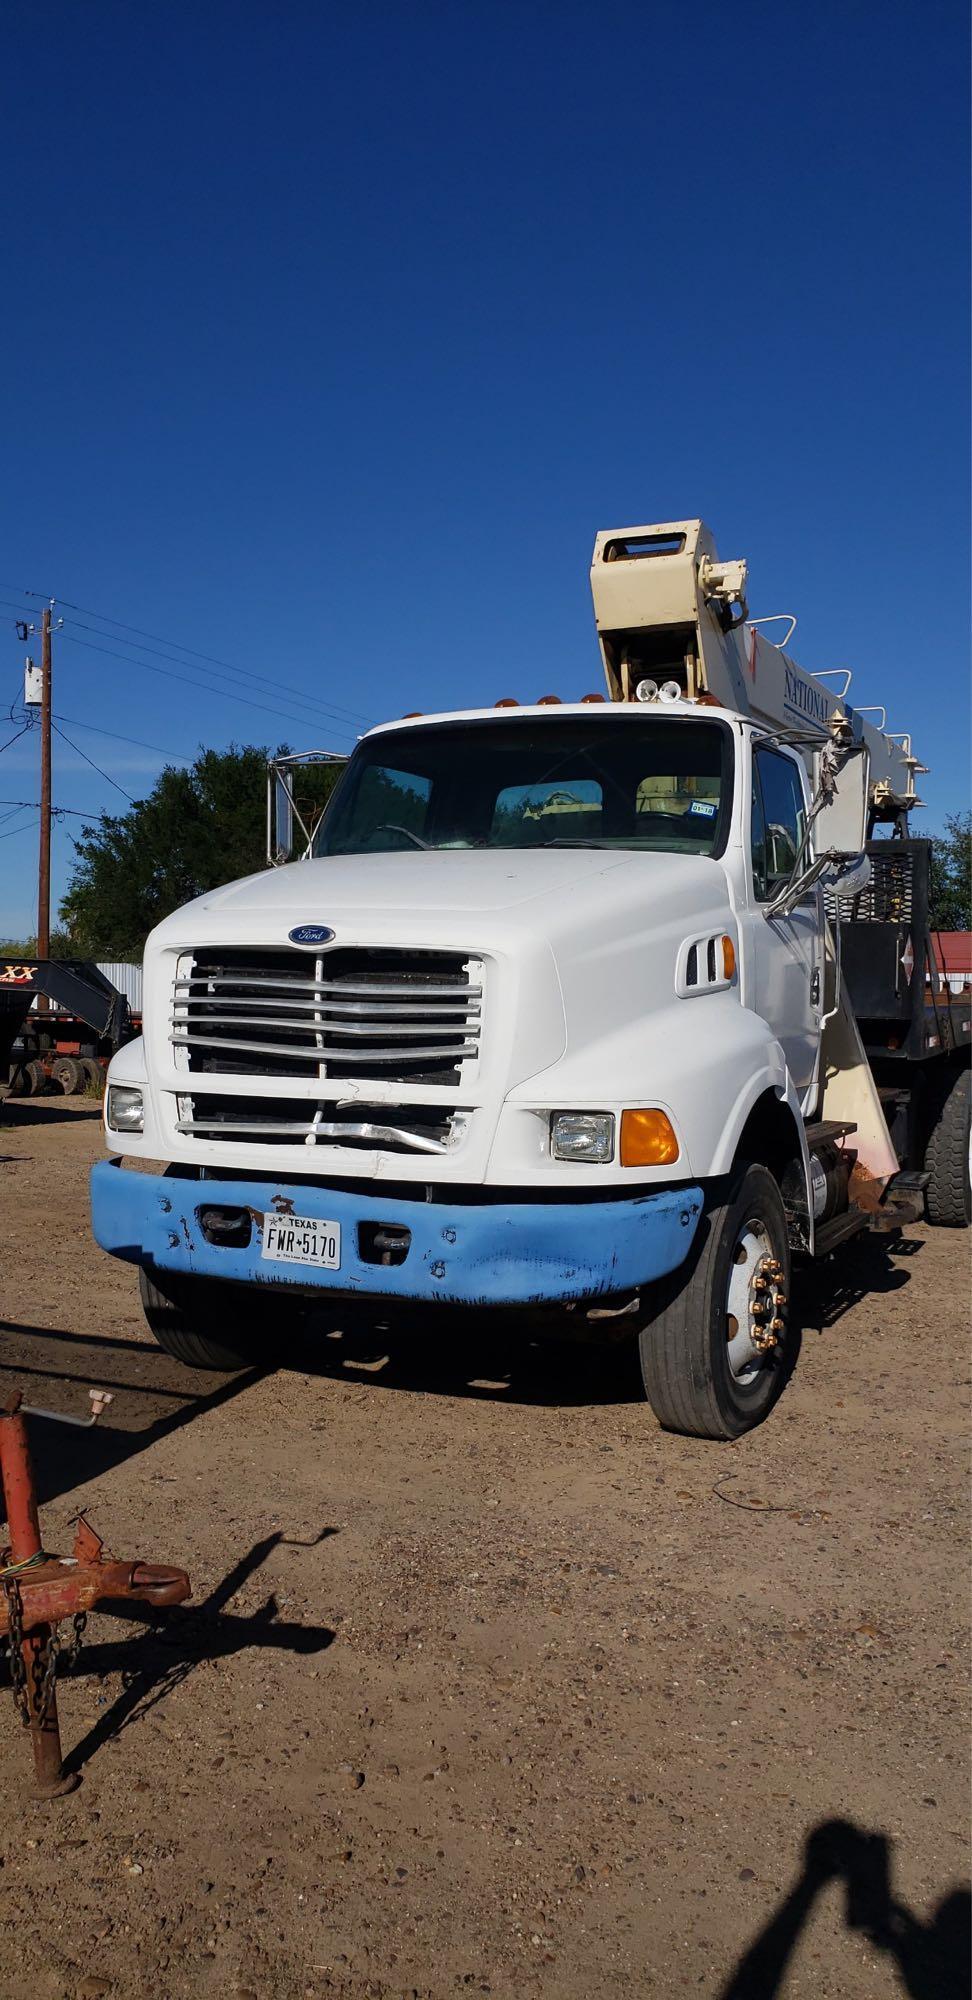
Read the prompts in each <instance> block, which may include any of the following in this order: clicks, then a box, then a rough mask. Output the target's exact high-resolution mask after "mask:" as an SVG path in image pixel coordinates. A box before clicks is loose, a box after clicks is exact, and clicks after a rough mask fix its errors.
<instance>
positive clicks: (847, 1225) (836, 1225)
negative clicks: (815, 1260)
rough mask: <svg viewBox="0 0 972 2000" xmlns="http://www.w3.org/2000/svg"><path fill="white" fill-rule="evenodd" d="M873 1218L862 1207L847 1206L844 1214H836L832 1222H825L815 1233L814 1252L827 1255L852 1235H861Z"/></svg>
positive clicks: (815, 1254)
mask: <svg viewBox="0 0 972 2000" xmlns="http://www.w3.org/2000/svg"><path fill="white" fill-rule="evenodd" d="M870 1226H871V1218H870V1216H869V1215H865V1213H864V1211H863V1209H861V1208H847V1209H845V1210H844V1213H843V1215H835V1216H834V1217H833V1220H832V1221H830V1222H824V1223H822V1224H821V1227H820V1228H819V1229H815V1230H814V1234H813V1254H814V1256H815V1257H827V1256H829V1254H830V1252H831V1250H836V1249H838V1248H839V1246H840V1244H841V1243H846V1242H848V1241H849V1239H850V1237H852V1236H858V1235H860V1232H861V1230H862V1229H869V1228H870Z"/></svg>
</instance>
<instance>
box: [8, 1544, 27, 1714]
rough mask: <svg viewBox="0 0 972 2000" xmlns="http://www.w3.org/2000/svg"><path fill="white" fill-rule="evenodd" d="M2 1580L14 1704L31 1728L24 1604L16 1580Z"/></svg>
mask: <svg viewBox="0 0 972 2000" xmlns="http://www.w3.org/2000/svg"><path fill="white" fill-rule="evenodd" d="M2 1582H3V1594H4V1597H5V1598H6V1600H7V1652H8V1654H9V1658H10V1680H11V1684H12V1686H13V1698H14V1706H15V1708H16V1710H17V1713H18V1715H19V1716H20V1720H21V1722H22V1724H23V1726H24V1728H25V1729H29V1728H30V1703H29V1701H28V1698H27V1669H26V1667H25V1666H24V1619H23V1606H22V1604H21V1600H20V1590H19V1588H18V1585H17V1583H16V1580H15V1579H14V1578H13V1577H6V1576H5V1577H3V1579H2Z"/></svg>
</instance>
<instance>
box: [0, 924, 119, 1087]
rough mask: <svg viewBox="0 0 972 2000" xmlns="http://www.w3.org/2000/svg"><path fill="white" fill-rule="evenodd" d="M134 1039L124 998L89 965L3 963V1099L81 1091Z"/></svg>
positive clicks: (57, 961) (0, 1071) (0, 1081)
mask: <svg viewBox="0 0 972 2000" xmlns="http://www.w3.org/2000/svg"><path fill="white" fill-rule="evenodd" d="M38 1001H40V1002H51V1003H53V1006H52V1011H50V1012H43V1011H39V1010H38V1011H35V1003H37V1002H38ZM55 1010H56V1011H55ZM134 1032H135V1029H134V1027H133V1023H132V1017H131V1014H130V1011H129V1006H128V1001H127V1000H126V998H125V995H124V994H123V993H120V992H119V991H118V988H117V986H114V985H113V984H112V982H111V980H110V979H106V977H105V975H104V973H102V972H100V971H99V970H98V967H97V966H96V965H95V964H93V963H92V962H91V961H90V960H87V959H22V958H0V1095H3V1094H6V1092H7V1091H9V1092H10V1093H11V1094H12V1095H14V1096H23V1095H35V1094H36V1093H37V1092H38V1091H41V1090H44V1089H46V1087H47V1085H48V1083H50V1082H53V1083H55V1084H56V1085H57V1086H58V1088H60V1089H62V1090H65V1091H68V1090H83V1089H84V1087H85V1084H86V1082H87V1081H89V1080H91V1079H92V1078H93V1077H94V1076H95V1075H98V1076H100V1075H101V1073H102V1071H103V1069H104V1066H105V1064H106V1063H107V1062H109V1061H110V1059H111V1057H112V1056H113V1055H114V1054H115V1051H116V1050H117V1049H119V1048H120V1047H121V1046H122V1044H123V1043H124V1042H126V1041H129V1040H131V1037H132V1035H133V1033H134Z"/></svg>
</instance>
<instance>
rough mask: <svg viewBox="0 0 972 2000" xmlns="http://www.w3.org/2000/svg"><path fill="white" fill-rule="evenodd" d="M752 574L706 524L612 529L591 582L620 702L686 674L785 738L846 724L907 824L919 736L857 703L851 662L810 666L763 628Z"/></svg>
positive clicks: (896, 815) (690, 685)
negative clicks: (721, 553) (751, 610)
mask: <svg viewBox="0 0 972 2000" xmlns="http://www.w3.org/2000/svg"><path fill="white" fill-rule="evenodd" d="M746 576H747V568H746V563H745V562H743V561H735V562H721V561H720V560H719V557H718V556H717V554H716V548H715V543H714V541H713V538H712V535H711V533H710V531H709V529H708V528H707V527H706V525H705V523H704V522H703V521H664V522H660V523H656V524H654V525H652V526H647V527H637V528H607V529H604V530H602V532H601V533H600V534H599V535H598V536H597V539H596V541H595V544H594V556H593V561H592V564H591V589H592V592H593V596H594V614H595V619H596V623H597V634H598V640H599V643H600V648H601V658H602V660H603V662H604V673H605V678H606V680H607V686H608V692H609V695H610V697H611V700H612V701H632V700H637V699H639V695H638V689H639V686H641V687H642V689H644V686H645V683H646V682H647V683H648V692H649V693H651V692H653V691H654V687H657V686H659V685H662V686H664V684H665V683H666V682H674V683H675V684H676V686H677V688H678V692H679V694H680V695H683V696H689V697H690V698H695V699H698V698H699V697H700V696H705V695H708V697H709V698H710V699H714V700H715V701H717V702H718V703H719V705H720V706H721V707H724V708H730V709H734V710H736V711H737V712H738V713H739V714H741V715H744V716H747V717H748V718H750V719H751V720H753V721H756V722H761V723H763V724H764V725H765V727H766V728H767V729H768V730H769V731H771V732H772V733H773V734H782V733H786V734H789V735H790V736H791V737H792V736H793V735H794V733H797V734H798V735H799V736H800V737H801V739H807V740H806V741H804V742H803V743H802V747H804V748H805V749H808V750H810V749H812V745H813V742H814V741H815V740H816V741H817V742H819V743H823V742H825V741H826V739H827V738H828V736H829V735H830V734H831V733H832V730H833V726H834V723H835V722H836V721H840V720H846V721H847V722H849V723H850V725H851V727H852V729H853V733H854V735H855V737H857V738H858V739H859V740H863V742H864V744H865V746H866V748H867V751H868V755H869V761H870V796H869V811H870V819H871V823H872V824H874V823H875V822H877V821H891V822H894V823H895V824H896V825H897V826H898V827H899V829H900V830H901V831H902V832H907V818H908V813H909V812H910V811H911V810H912V808H913V807H915V806H918V805H920V804H921V800H920V799H918V798H917V797H916V795H915V774H916V772H919V771H924V770H925V769H926V766H925V765H923V764H921V763H919V761H918V759H917V758H916V757H914V756H913V754H912V749H911V738H910V736H907V735H888V734H887V733H886V731H885V729H884V726H883V724H884V719H885V718H884V711H883V709H882V710H881V718H882V720H881V725H876V724H875V723H873V722H871V721H869V720H867V719H866V716H865V713H864V712H863V711H861V710H857V711H855V710H854V708H853V707H852V706H851V704H850V703H849V702H848V700H847V691H848V688H849V686H850V679H851V676H850V672H849V671H848V670H847V669H840V670H836V672H834V673H826V674H813V673H807V672H806V671H805V669H804V668H803V667H800V666H798V665H797V663H796V661H795V660H793V659H791V657H790V655H789V654H788V653H787V652H785V651H784V649H783V647H782V646H778V645H774V644H773V642H772V640H770V639H769V638H767V637H766V635H765V633H764V632H762V631H761V630H760V629H759V626H760V623H772V622H773V621H772V620H762V621H757V622H753V621H751V620H750V619H749V618H748V612H747V605H746ZM793 623H795V620H794V621H793ZM791 630H792V624H791ZM787 637H789V634H787ZM841 679H842V680H843V685H842V686H841V685H840V682H841ZM835 682H836V685H835V684H834V683H835ZM640 698H642V699H644V694H642V696H641V697H640Z"/></svg>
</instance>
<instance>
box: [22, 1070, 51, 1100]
mask: <svg viewBox="0 0 972 2000" xmlns="http://www.w3.org/2000/svg"><path fill="white" fill-rule="evenodd" d="M24 1076H25V1077H26V1079H27V1094H28V1096H29V1097H43V1096H44V1095H45V1093H46V1091H47V1089H48V1087H49V1083H50V1079H49V1077H48V1074H47V1071H46V1069H45V1068H44V1065H43V1063H39V1062H29V1063H27V1064H26V1066H25V1069H24Z"/></svg>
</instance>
